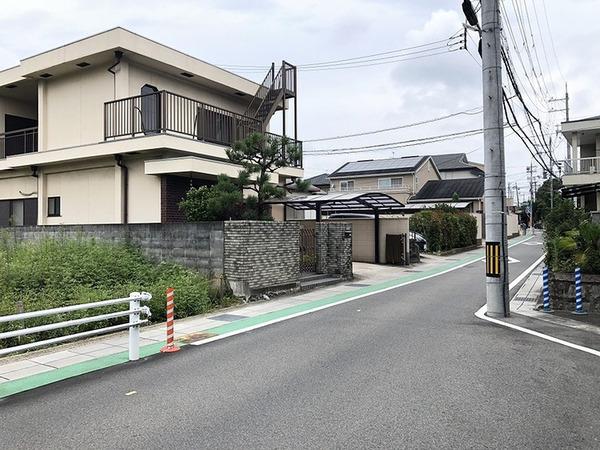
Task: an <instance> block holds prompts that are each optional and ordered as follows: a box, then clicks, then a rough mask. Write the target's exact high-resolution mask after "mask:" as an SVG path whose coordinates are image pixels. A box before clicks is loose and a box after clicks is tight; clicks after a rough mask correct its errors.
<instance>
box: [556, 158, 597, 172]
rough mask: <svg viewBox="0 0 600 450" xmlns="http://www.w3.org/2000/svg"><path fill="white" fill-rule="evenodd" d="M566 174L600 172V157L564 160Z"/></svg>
mask: <svg viewBox="0 0 600 450" xmlns="http://www.w3.org/2000/svg"><path fill="white" fill-rule="evenodd" d="M562 166H563V173H564V174H565V175H583V174H594V173H600V157H598V156H594V157H591V158H578V159H571V160H565V161H562Z"/></svg>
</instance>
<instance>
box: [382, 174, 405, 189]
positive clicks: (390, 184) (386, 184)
mask: <svg viewBox="0 0 600 450" xmlns="http://www.w3.org/2000/svg"><path fill="white" fill-rule="evenodd" d="M377 187H378V188H379V189H398V188H401V187H402V177H396V178H379V179H378V180H377Z"/></svg>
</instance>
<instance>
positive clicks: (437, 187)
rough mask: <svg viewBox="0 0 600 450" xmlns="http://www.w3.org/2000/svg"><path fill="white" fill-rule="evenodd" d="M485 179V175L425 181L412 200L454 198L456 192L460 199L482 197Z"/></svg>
mask: <svg viewBox="0 0 600 450" xmlns="http://www.w3.org/2000/svg"><path fill="white" fill-rule="evenodd" d="M484 181H485V179H484V177H477V178H459V179H456V180H431V181H428V182H427V183H425V186H423V187H422V188H421V190H419V192H417V194H416V195H415V196H414V197H413V198H411V199H410V202H415V201H417V202H418V201H431V200H452V197H453V196H454V193H457V194H458V198H459V200H466V199H472V198H482V197H483V189H484V188H483V183H484Z"/></svg>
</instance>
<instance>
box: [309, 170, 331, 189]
mask: <svg viewBox="0 0 600 450" xmlns="http://www.w3.org/2000/svg"><path fill="white" fill-rule="evenodd" d="M306 181H308V182H309V183H310V184H312V185H313V186H315V187H318V188H319V189H321V190H322V191H323V192H329V189H330V188H331V180H330V179H329V174H328V173H322V174H320V175H315V176H314V177H310V178H306Z"/></svg>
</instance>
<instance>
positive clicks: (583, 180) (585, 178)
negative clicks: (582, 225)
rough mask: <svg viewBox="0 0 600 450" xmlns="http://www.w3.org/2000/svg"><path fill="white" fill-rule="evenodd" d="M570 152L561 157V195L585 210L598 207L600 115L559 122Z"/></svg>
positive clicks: (599, 196) (599, 191) (599, 201)
mask: <svg viewBox="0 0 600 450" xmlns="http://www.w3.org/2000/svg"><path fill="white" fill-rule="evenodd" d="M561 131H562V134H563V136H564V137H565V139H566V140H567V142H568V143H569V144H570V147H571V153H570V154H568V155H567V159H566V160H565V161H563V164H562V166H563V177H562V182H563V186H564V187H563V189H562V195H563V197H567V198H575V199H577V204H578V206H579V207H581V208H584V209H585V210H586V211H590V212H594V211H599V210H600V116H595V117H588V118H586V119H580V120H571V121H568V122H563V123H562V124H561Z"/></svg>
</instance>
